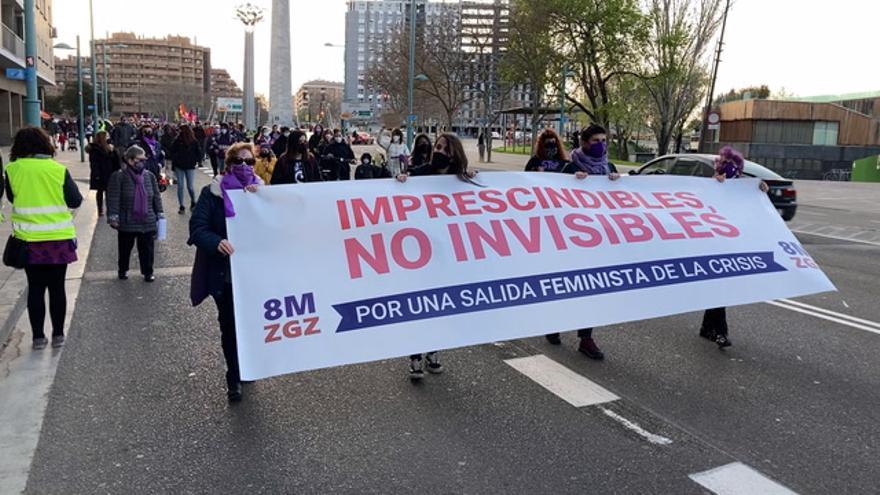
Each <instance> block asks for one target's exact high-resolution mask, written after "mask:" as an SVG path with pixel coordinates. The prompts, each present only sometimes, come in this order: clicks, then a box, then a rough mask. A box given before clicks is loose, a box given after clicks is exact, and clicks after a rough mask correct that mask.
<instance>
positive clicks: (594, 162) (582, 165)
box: [571, 148, 610, 175]
mask: <svg viewBox="0 0 880 495" xmlns="http://www.w3.org/2000/svg"><path fill="white" fill-rule="evenodd" d="M571 161H572V162H574V164H575V165H577V166H578V168H579V169H580V170H581V171H582V172H586V173H588V174H590V175H608V171H609V170H610V168H609V167H608V154H607V153H606V154H604V155H602V158H593V157H592V156H590V155H588V154H586V153H584V150H583V149H581V148H578V149H576V150H574V151H572V152H571Z"/></svg>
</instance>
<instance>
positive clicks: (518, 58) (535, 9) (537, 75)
mask: <svg viewBox="0 0 880 495" xmlns="http://www.w3.org/2000/svg"><path fill="white" fill-rule="evenodd" d="M558 58H559V57H558V56H557V55H556V47H555V46H554V43H553V35H552V34H551V32H550V30H549V29H548V27H547V19H546V12H545V11H544V10H543V8H542V7H540V6H539V5H538V3H537V2H534V1H531V0H514V1H513V3H512V5H511V18H510V40H509V42H508V44H507V52H506V53H505V54H504V59H503V60H502V61H501V64H500V73H501V78H502V79H503V80H504V81H506V82H507V83H509V84H523V85H526V86H527V87H528V88H529V89H530V91H531V92H532V134H533V136H532V138H533V140H534V137H535V136H534V134H535V133H536V132H537V129H538V124H539V123H540V121H541V120H542V119H543V118H544V115H543V113H542V112H541V108H542V107H543V106H544V100H545V96H546V92H547V87H548V86H550V85H551V84H552V81H553V79H554V76H555V75H556V74H558V73H559V71H560V70H561V66H560V64H559V63H558V62H557V59H558Z"/></svg>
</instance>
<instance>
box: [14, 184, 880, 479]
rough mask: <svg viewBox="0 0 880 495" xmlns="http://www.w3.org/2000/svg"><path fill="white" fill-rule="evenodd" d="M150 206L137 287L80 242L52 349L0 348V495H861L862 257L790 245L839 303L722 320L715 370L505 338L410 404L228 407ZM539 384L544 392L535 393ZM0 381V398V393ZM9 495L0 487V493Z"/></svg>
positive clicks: (341, 389)
mask: <svg viewBox="0 0 880 495" xmlns="http://www.w3.org/2000/svg"><path fill="white" fill-rule="evenodd" d="M200 180H201V181H203V183H207V180H208V179H207V177H206V176H203V175H200ZM807 194H808V193H806V192H805V193H804V194H802V201H809V200H810V198H808V197H806V196H807ZM165 200H166V208H167V209H168V210H169V211H171V212H172V214H171V215H170V217H171V218H170V222H169V223H170V226H169V227H170V229H169V240H168V241H166V242H163V243H161V244H160V246H159V249H158V253H157V260H158V261H157V266H158V267H159V270H158V271H157V276H158V281H157V282H156V283H155V284H152V285H150V284H145V283H143V282H142V281H141V280H140V279H139V278H138V277H132V278H131V279H130V280H128V281H125V282H122V281H118V280H115V278H114V277H115V236H114V235H113V232H112V231H111V230H110V229H109V228H107V226H106V225H103V224H101V225H98V226H97V229H96V231H95V235H94V240H93V242H92V244H91V250H90V253H89V255H88V261H87V264H86V265H85V271H84V274H83V277H82V280H81V288H80V290H79V293H78V298H77V303H76V308H75V311H74V314H73V318H72V322H71V326H70V339H69V341H68V345H67V347H66V348H65V349H64V350H63V352H61V353H60V354H59V353H56V354H54V355H51V354H43V355H42V356H37V357H34V355H33V353H30V351H28V350H27V349H26V345H22V346H13V347H12V349H14V350H16V351H17V352H18V353H19V354H12V353H9V352H7V353H5V354H4V355H3V356H2V359H0V370H8V371H7V374H8V375H9V376H15V372H16V371H21V370H22V369H27V368H28V366H25V365H24V364H28V365H29V366H30V367H35V366H36V365H35V364H34V363H43V364H45V365H46V366H48V367H51V366H57V374H56V375H55V380H54V384H53V385H52V388H51V392H50V393H49V395H48V406H47V407H46V410H45V416H44V419H43V421H42V425H41V429H40V424H39V422H37V427H36V430H35V431H39V432H40V433H39V436H38V440H39V443H38V444H35V446H36V451H35V453H34V458H33V463H32V464H30V468H29V470H27V469H25V471H24V476H19V478H15V476H10V477H9V478H8V480H15V479H20V483H21V485H20V486H18V487H17V488H18V489H21V488H24V487H25V485H24V483H25V482H26V492H27V493H33V494H52V493H59V494H61V493H64V494H68V493H125V494H129V493H244V492H246V493H328V492H341V493H397V492H404V491H414V490H419V491H428V492H438V493H496V492H508V493H584V492H588V493H637V492H639V493H706V492H707V491H714V492H716V493H725V491H724V488H725V487H730V486H731V484H732V483H733V484H735V485H737V486H740V487H744V486H745V487H746V488H747V490H746V492H748V493H771V489H776V490H784V489H786V488H787V489H788V490H791V491H794V492H797V493H872V492H876V490H877V486H880V469H877V466H878V464H877V460H876V459H877V452H878V450H880V429H878V428H877V426H876V425H877V424H880V377H878V374H877V372H876V371H877V369H880V352H878V351H880V323H875V322H880V307H878V305H877V304H876V293H877V280H878V277H880V264H878V263H877V260H878V259H880V258H878V256H880V246H874V245H870V244H865V243H855V242H849V241H842V240H838V239H833V238H828V237H818V236H813V235H807V234H802V235H800V238H801V240H802V242H803V243H804V245H805V246H806V247H807V249H808V250H809V251H810V252H811V254H812V255H813V256H814V257H815V258H816V260H817V261H818V262H819V263H820V264H821V265H822V266H823V268H824V269H825V271H826V273H827V274H828V275H829V276H830V277H831V279H832V280H833V281H834V282H835V284H836V285H837V286H838V288H839V289H840V291H839V292H836V293H829V294H822V295H816V296H811V297H807V298H802V299H799V300H798V301H796V302H795V303H779V304H780V305H771V304H756V305H749V306H744V307H738V308H734V309H732V310H731V311H730V321H731V324H732V327H733V330H732V334H731V338H732V339H733V341H734V347H732V348H729V349H728V350H726V351H719V350H718V349H717V348H716V347H715V345H714V344H711V343H708V342H706V341H705V340H703V339H699V338H698V337H697V336H696V333H697V328H698V324H699V317H700V315H699V314H684V315H678V316H674V317H668V318H661V319H655V320H649V321H641V322H635V323H630V324H625V325H615V326H611V327H605V328H602V329H599V330H597V331H596V337H597V339H598V340H599V341H600V343H602V345H603V348H604V349H605V351H606V353H607V355H608V358H607V359H606V360H605V361H603V362H594V361H589V360H586V359H584V358H583V357H582V356H581V355H579V354H577V353H575V352H574V351H573V346H574V343H575V337H574V336H573V335H566V336H565V337H564V346H562V347H553V346H550V345H549V344H547V343H546V342H545V341H544V340H543V339H542V338H532V339H523V340H517V341H511V342H505V343H499V344H494V345H483V346H476V347H469V348H465V349H458V350H453V351H449V352H446V353H444V354H445V357H446V365H447V367H448V371H447V373H445V374H443V375H440V376H429V377H427V378H426V379H425V380H424V383H422V384H420V385H413V384H411V383H410V382H409V380H408V378H407V376H406V373H405V369H406V363H405V362H404V360H402V359H394V360H387V361H381V362H376V363H369V364H363V365H357V366H347V367H341V368H334V369H328V370H320V371H315V372H308V373H301V374H295V375H288V376H283V377H278V378H274V379H270V380H265V381H261V382H257V383H255V384H252V385H248V386H247V388H246V394H247V397H246V400H245V401H244V402H243V403H241V404H239V405H236V406H230V405H228V404H227V403H226V400H225V394H224V380H223V372H222V366H223V364H222V356H221V353H220V349H219V345H218V344H219V335H218V331H217V329H216V323H215V316H216V314H215V312H214V308H213V305H212V304H210V303H206V304H205V305H203V306H201V307H199V308H196V309H192V308H190V307H189V305H188V304H187V303H186V301H187V294H188V285H189V278H188V274H189V266H190V264H191V262H192V257H193V251H192V250H191V249H190V248H186V247H184V241H185V238H186V220H187V219H188V216H189V215H188V214H186V215H180V216H179V215H177V214H176V213H173V212H174V210H175V208H174V205H175V200H174V199H173V196H171V195H169V194H167V193H166V196H165ZM829 201H831V200H829ZM826 207H832V208H839V207H840V205H838V204H837V203H834V202H833V201H831V204H830V206H827V205H826ZM832 218H836V217H832ZM633 303H634V304H638V299H637V298H634V301H633ZM796 304H800V305H796ZM852 317H857V318H860V319H861V322H858V321H855V320H852V319H851V318H852ZM23 328H26V326H24V325H23V324H22V323H19V330H21V329H23ZM19 338H20V334H19ZM23 363H24V364H23ZM47 374H49V373H47ZM2 376H3V375H0V377H2ZM548 376H553V377H554V379H553V380H551V383H550V384H549V387H550V388H549V389H548V388H545V387H544V386H542V385H541V383H546V380H547V378H548ZM8 380H9V377H7V378H6V381H8ZM3 382H4V379H3V378H0V392H2V391H5V393H11V391H8V390H6V389H3V388H2V387H3V385H2V384H3ZM566 384H568V385H569V386H568V387H564V386H562V385H566ZM551 389H553V390H551ZM554 390H555V391H554ZM29 392H31V391H30V390H21V389H19V390H16V391H15V392H14V393H15V394H16V396H18V394H22V395H23V396H24V395H28V393H29ZM3 397H4V399H6V395H4V396H3ZM10 397H11V396H10ZM4 402H5V400H4ZM33 407H34V408H35V409H37V408H39V407H40V405H39V400H36V401H35V402H34V406H33ZM19 420H21V418H19ZM0 433H2V430H0ZM36 439H37V437H36V436H35V437H34V438H33V440H36ZM27 441H29V440H28V438H26V437H24V436H23V437H22V439H21V443H22V444H25V443H26V442H27ZM19 455H25V453H21V454H19ZM2 456H3V454H2V453H0V461H6V459H4V458H3V457H2ZM2 464H4V462H0V465H2ZM25 467H27V463H25ZM13 474H14V473H13ZM0 478H2V477H0ZM731 479H733V480H734V481H733V482H731V481H730V480H731ZM4 483H6V484H5V485H4ZM12 486H13V485H12V483H10V482H9V481H0V492H3V490H4V489H8V488H9V487H12ZM15 491H17V490H15ZM776 493H784V492H782V491H777V492H776Z"/></svg>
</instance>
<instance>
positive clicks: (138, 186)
mask: <svg viewBox="0 0 880 495" xmlns="http://www.w3.org/2000/svg"><path fill="white" fill-rule="evenodd" d="M125 171H126V172H128V176H129V177H131V180H132V181H134V205H133V210H132V219H133V220H134V221H135V222H143V221H144V220H146V219H147V188H146V186H145V185H144V169H143V168H141V169H140V170H134V169H133V168H132V167H131V166H128V167H126V168H125Z"/></svg>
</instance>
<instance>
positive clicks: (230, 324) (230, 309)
mask: <svg viewBox="0 0 880 495" xmlns="http://www.w3.org/2000/svg"><path fill="white" fill-rule="evenodd" d="M214 303H215V304H216V305H217V321H219V322H220V344H221V345H222V346H223V357H224V358H225V359H226V385H227V386H232V385H235V384H236V383H239V382H241V375H240V373H239V371H238V346H237V345H236V342H235V309H234V308H235V307H234V306H233V303H232V284H226V285H225V286H224V288H223V294H222V295H221V296H220V297H214Z"/></svg>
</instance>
